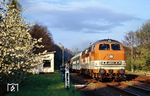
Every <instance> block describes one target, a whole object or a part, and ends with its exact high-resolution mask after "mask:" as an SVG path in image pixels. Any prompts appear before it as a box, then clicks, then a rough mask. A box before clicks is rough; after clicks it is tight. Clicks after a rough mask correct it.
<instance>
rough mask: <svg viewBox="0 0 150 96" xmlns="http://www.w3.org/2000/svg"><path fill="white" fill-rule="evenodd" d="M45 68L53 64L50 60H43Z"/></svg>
mask: <svg viewBox="0 0 150 96" xmlns="http://www.w3.org/2000/svg"><path fill="white" fill-rule="evenodd" d="M43 63H44V64H43V67H51V62H50V60H43Z"/></svg>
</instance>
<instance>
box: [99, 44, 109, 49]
mask: <svg viewBox="0 0 150 96" xmlns="http://www.w3.org/2000/svg"><path fill="white" fill-rule="evenodd" d="M109 49H110V47H109V44H100V45H99V50H109Z"/></svg>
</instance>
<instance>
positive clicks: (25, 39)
mask: <svg viewBox="0 0 150 96" xmlns="http://www.w3.org/2000/svg"><path fill="white" fill-rule="evenodd" d="M40 41H41V39H39V40H35V39H34V40H33V39H32V37H31V35H30V34H29V25H28V24H26V23H25V22H24V20H23V19H22V16H21V10H20V8H19V6H18V2H17V1H16V0H12V1H11V2H10V3H9V5H8V7H7V12H6V14H5V16H4V18H3V19H1V21H0V81H6V82H9V79H8V78H7V80H3V79H6V78H5V77H7V76H8V77H11V76H13V78H14V79H15V77H16V78H17V79H18V80H19V78H22V77H21V76H23V75H22V74H23V72H24V71H26V70H27V69H29V68H31V67H34V66H36V65H37V64H38V61H37V59H36V58H35V57H36V55H35V54H33V53H32V50H33V48H34V47H35V46H36V47H39V46H37V42H40ZM10 74H11V76H10ZM17 74H18V75H17ZM4 75H5V76H4ZM10 81H11V82H13V80H10ZM16 82H17V81H16Z"/></svg>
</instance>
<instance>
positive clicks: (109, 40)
mask: <svg viewBox="0 0 150 96" xmlns="http://www.w3.org/2000/svg"><path fill="white" fill-rule="evenodd" d="M105 41H106V42H116V43H120V42H119V41H117V40H113V39H102V40H98V41H96V42H95V43H93V44H96V43H98V42H105ZM93 44H92V45H93Z"/></svg>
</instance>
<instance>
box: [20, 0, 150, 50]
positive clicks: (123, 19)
mask: <svg viewBox="0 0 150 96" xmlns="http://www.w3.org/2000/svg"><path fill="white" fill-rule="evenodd" d="M21 4H22V7H23V16H24V18H25V19H26V20H27V21H28V22H30V23H31V24H34V23H39V24H42V25H45V26H47V27H48V29H49V31H50V32H51V33H52V35H53V39H54V41H55V42H56V43H62V44H63V45H64V46H65V47H67V48H71V49H72V48H79V49H82V48H85V47H87V46H88V45H89V43H90V42H94V41H97V40H100V39H105V38H106V39H107V38H111V39H116V40H119V41H122V40H123V39H124V36H125V33H126V32H129V31H131V30H133V31H134V30H137V29H138V28H139V27H140V26H141V25H142V24H143V23H144V22H146V21H147V20H149V19H150V12H149V9H150V0H21Z"/></svg>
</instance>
